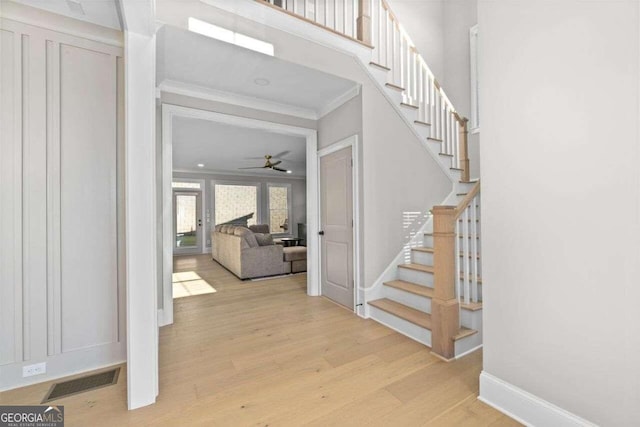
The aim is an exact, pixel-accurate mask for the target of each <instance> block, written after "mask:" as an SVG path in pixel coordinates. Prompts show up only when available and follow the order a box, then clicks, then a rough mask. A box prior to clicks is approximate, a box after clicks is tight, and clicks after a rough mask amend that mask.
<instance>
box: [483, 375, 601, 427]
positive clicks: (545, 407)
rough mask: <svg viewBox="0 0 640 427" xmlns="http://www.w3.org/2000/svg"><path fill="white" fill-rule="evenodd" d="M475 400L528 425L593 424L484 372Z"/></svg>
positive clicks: (578, 426) (574, 426) (576, 426)
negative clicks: (478, 393) (478, 394)
mask: <svg viewBox="0 0 640 427" xmlns="http://www.w3.org/2000/svg"><path fill="white" fill-rule="evenodd" d="M478 400H480V401H481V402H484V403H486V404H487V405H489V406H491V407H493V408H495V409H497V410H498V411H500V412H503V413H504V414H506V415H508V416H510V417H511V418H513V419H515V420H516V421H518V422H521V423H522V424H524V425H527V426H554V427H585V426H594V427H595V424H593V423H591V422H589V421H587V420H585V419H584V418H580V417H579V416H577V415H575V414H572V413H571V412H569V411H566V410H564V409H562V408H560V407H558V406H556V405H554V404H552V403H550V402H547V401H546V400H544V399H541V398H540V397H538V396H535V395H533V394H531V393H529V392H526V391H524V390H522V389H521V388H518V387H516V386H514V385H513V384H510V383H508V382H506V381H503V380H501V379H500V378H498V377H495V376H493V375H491V374H489V373H487V372H485V371H482V373H481V374H480V396H479V397H478Z"/></svg>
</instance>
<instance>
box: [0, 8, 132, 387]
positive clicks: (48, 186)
mask: <svg viewBox="0 0 640 427" xmlns="http://www.w3.org/2000/svg"><path fill="white" fill-rule="evenodd" d="M3 7H4V9H3V18H2V20H1V21H0V23H1V30H0V35H1V42H2V49H1V50H0V54H1V62H0V64H1V66H2V73H1V75H2V80H1V88H0V92H1V95H0V98H1V99H2V104H1V105H2V110H1V121H0V123H2V127H1V131H0V132H1V136H0V141H1V144H2V145H0V159H2V160H1V161H2V163H1V168H0V195H1V196H0V197H2V199H1V203H2V209H0V212H1V213H0V230H1V233H2V239H1V240H2V246H1V247H0V295H1V298H0V313H2V316H1V317H0V343H2V344H1V345H0V390H2V389H8V388H14V387H18V386H22V385H26V384H29V383H33V382H39V381H44V380H47V379H51V378H56V377H61V376H65V375H69V374H71V373H75V372H79V371H84V370H89V369H93V368H98V367H101V366H105V365H109V364H114V363H120V362H122V361H124V360H125V357H126V355H125V318H124V314H125V310H124V302H125V301H124V295H125V292H124V291H125V287H124V276H123V272H124V269H123V255H124V250H123V249H124V247H123V204H122V200H123V195H124V191H123V184H124V177H123V174H122V173H121V172H122V169H121V168H120V167H119V166H121V165H122V164H123V157H122V156H123V142H124V138H123V132H122V131H123V126H122V124H123V123H122V113H123V110H124V100H123V93H124V90H123V87H124V86H123V85H124V80H123V78H124V73H123V72H124V63H123V59H122V48H121V47H120V45H121V44H122V35H121V33H119V32H117V31H106V30H105V29H104V28H102V29H96V31H93V26H91V25H89V24H86V23H77V22H76V21H73V20H71V19H68V18H61V17H57V16H55V15H52V14H49V13H47V12H39V13H32V12H33V9H31V8H28V7H25V6H20V5H10V4H7V5H5V6H3ZM20 16H26V17H32V18H42V19H43V18H46V19H44V20H43V21H42V22H43V23H44V24H46V26H47V27H49V28H56V29H57V30H58V31H57V32H56V31H51V30H49V29H45V28H43V27H41V26H36V25H26V24H22V23H20V22H18V21H16V20H9V19H6V18H7V17H12V18H14V19H15V18H18V17H20ZM66 31H68V32H73V33H75V34H82V35H83V37H76V36H70V35H68V34H65V32H66ZM105 35H107V36H109V37H107V39H106V40H108V42H107V43H102V42H101V43H98V42H94V41H91V40H90V39H91V38H101V39H102V40H105V39H104V36H105ZM119 120H120V121H119ZM40 362H46V363H47V372H46V374H45V375H38V376H34V377H28V378H23V377H22V367H23V366H25V365H31V364H34V363H40Z"/></svg>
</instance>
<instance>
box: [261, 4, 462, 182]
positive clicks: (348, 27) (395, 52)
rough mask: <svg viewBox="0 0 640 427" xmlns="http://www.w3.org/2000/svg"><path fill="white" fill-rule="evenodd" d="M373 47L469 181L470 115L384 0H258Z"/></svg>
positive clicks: (434, 138)
mask: <svg viewBox="0 0 640 427" xmlns="http://www.w3.org/2000/svg"><path fill="white" fill-rule="evenodd" d="M257 1H259V2H261V3H267V4H270V5H272V6H275V7H278V8H280V9H281V10H283V11H286V12H287V13H289V14H291V15H294V16H297V17H299V18H301V19H304V20H306V21H309V22H311V23H314V24H316V25H320V26H322V27H325V28H327V29H329V30H331V31H332V32H335V33H338V34H340V35H343V36H346V37H349V38H351V39H354V40H357V41H359V42H360V43H364V44H366V45H368V46H370V47H372V49H373V50H372V62H373V63H375V64H377V65H379V66H382V67H384V68H386V69H388V70H389V76H388V80H389V81H388V82H387V83H391V84H393V85H394V86H397V87H400V88H401V89H403V103H405V104H408V105H410V106H414V107H416V108H417V109H418V121H420V122H424V123H428V124H430V125H431V135H430V136H429V139H430V140H431V141H434V142H439V143H440V152H441V153H442V154H447V155H449V156H450V157H451V159H452V160H451V167H452V168H454V169H459V170H460V171H461V175H462V181H468V180H469V157H468V148H467V119H466V118H464V117H462V116H460V115H459V114H458V113H457V112H456V109H455V108H454V107H453V104H452V103H451V101H450V100H449V98H448V97H447V95H446V94H445V92H444V90H442V87H441V86H440V84H439V83H438V81H437V80H436V78H435V77H434V75H433V73H432V72H431V70H430V69H429V66H428V65H427V63H426V61H425V59H424V58H423V57H422V55H420V53H419V52H418V50H417V49H416V46H415V44H414V43H413V42H412V41H411V38H410V37H409V35H408V34H407V33H406V31H405V30H404V28H403V27H402V25H401V24H400V22H399V21H398V18H397V17H396V15H395V14H394V13H393V11H392V10H391V8H390V7H389V5H388V4H387V2H386V1H385V0H257Z"/></svg>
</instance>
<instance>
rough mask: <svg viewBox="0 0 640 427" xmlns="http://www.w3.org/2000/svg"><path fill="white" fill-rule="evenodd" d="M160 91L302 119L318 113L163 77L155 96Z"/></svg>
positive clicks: (312, 116)
mask: <svg viewBox="0 0 640 427" xmlns="http://www.w3.org/2000/svg"><path fill="white" fill-rule="evenodd" d="M162 92H166V93H172V94H176V95H183V96H190V97H192V98H199V99H206V100H208V101H216V102H223V103H225V104H231V105H237V106H240V107H246V108H252V109H255V110H262V111H269V112H271V113H278V114H284V115H287V116H293V117H300V118H303V119H311V120H318V113H317V112H316V111H315V110H312V109H308V108H303V107H296V106H293V105H288V104H281V103H279V102H274V101H269V100H267V99H262V98H255V97H252V96H246V95H239V94H237V93H233V92H226V91H222V90H217V89H211V88H207V87H203V86H198V85H192V84H189V83H183V82H179V81H176V80H170V79H165V80H163V81H162V83H160V84H159V85H158V88H157V91H156V97H158V96H159V95H160V96H161V94H162Z"/></svg>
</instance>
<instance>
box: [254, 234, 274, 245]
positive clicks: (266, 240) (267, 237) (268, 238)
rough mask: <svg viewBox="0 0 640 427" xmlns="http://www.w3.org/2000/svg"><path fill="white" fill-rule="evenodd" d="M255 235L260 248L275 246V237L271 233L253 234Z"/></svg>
mask: <svg viewBox="0 0 640 427" xmlns="http://www.w3.org/2000/svg"><path fill="white" fill-rule="evenodd" d="M253 235H254V236H256V240H257V241H258V245H260V246H269V245H273V244H274V243H273V236H272V235H271V234H269V233H253Z"/></svg>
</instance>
